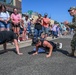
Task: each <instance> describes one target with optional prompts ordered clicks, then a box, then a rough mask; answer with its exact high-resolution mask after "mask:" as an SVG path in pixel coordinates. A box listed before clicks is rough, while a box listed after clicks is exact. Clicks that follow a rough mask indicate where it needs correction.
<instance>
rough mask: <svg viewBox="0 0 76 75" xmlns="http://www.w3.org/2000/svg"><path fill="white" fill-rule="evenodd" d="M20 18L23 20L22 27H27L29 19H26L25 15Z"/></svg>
mask: <svg viewBox="0 0 76 75" xmlns="http://www.w3.org/2000/svg"><path fill="white" fill-rule="evenodd" d="M22 20H23V21H24V27H25V28H27V27H28V24H29V23H30V20H29V19H28V20H26V19H25V17H23V18H22Z"/></svg>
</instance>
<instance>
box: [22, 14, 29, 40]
mask: <svg viewBox="0 0 76 75" xmlns="http://www.w3.org/2000/svg"><path fill="white" fill-rule="evenodd" d="M22 20H23V23H24V40H26V39H28V38H27V37H28V32H27V30H28V24H29V23H30V19H29V15H28V14H25V16H24V17H23V18H22Z"/></svg>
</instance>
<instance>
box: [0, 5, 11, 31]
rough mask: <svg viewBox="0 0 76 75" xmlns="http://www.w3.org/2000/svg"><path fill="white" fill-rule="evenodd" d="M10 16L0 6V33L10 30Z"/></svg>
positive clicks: (4, 8) (2, 6) (3, 7)
mask: <svg viewBox="0 0 76 75" xmlns="http://www.w3.org/2000/svg"><path fill="white" fill-rule="evenodd" d="M9 21H10V15H9V13H8V11H6V7H5V6H4V5H1V6H0V31H3V30H8V31H9V30H10V23H9Z"/></svg>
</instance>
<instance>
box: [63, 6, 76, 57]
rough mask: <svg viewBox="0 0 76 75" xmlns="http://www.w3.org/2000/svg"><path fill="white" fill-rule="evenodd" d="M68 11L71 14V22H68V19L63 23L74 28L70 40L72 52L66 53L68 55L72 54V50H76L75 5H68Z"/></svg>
mask: <svg viewBox="0 0 76 75" xmlns="http://www.w3.org/2000/svg"><path fill="white" fill-rule="evenodd" d="M68 12H69V14H70V15H71V16H73V19H72V23H69V22H68V21H64V24H65V25H68V26H69V27H70V28H74V31H75V33H74V35H73V38H72V40H71V49H72V52H71V53H69V54H68V55H69V56H74V52H75V50H76V7H70V9H69V10H68Z"/></svg>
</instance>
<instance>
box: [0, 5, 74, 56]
mask: <svg viewBox="0 0 76 75" xmlns="http://www.w3.org/2000/svg"><path fill="white" fill-rule="evenodd" d="M72 10H73V9H72ZM74 10H75V9H74ZM69 12H70V14H71V8H70V10H69ZM67 24H68V23H67V22H62V23H59V22H56V21H55V22H54V24H51V21H50V18H48V14H47V13H45V14H44V16H42V15H41V14H38V18H37V19H36V20H34V18H30V17H29V15H28V14H25V15H24V16H23V17H22V16H21V14H20V13H19V12H18V10H17V9H16V8H14V9H13V12H12V14H9V12H8V11H7V9H6V7H5V6H4V5H0V32H2V34H3V33H5V32H3V31H8V32H10V30H11V31H12V32H13V33H14V34H16V35H15V36H17V39H16V38H13V40H14V39H16V40H17V41H18V42H20V41H22V40H23V41H26V40H28V39H30V38H31V37H30V38H29V36H33V37H34V38H38V37H41V33H45V37H48V36H52V38H57V37H59V36H63V35H67V34H71V32H73V30H74V27H70V26H69V25H67ZM8 32H7V33H8ZM8 34H9V33H8ZM10 34H11V35H12V36H14V34H12V33H10ZM20 37H21V38H22V39H20ZM10 38H11V37H10V36H9V37H8V38H6V40H8V39H10ZM1 40H2V37H1ZM4 41H5V40H3V41H0V42H1V43H5V42H4ZM9 41H11V39H10V40H9ZM14 43H15V46H16V45H17V42H15V41H14ZM4 48H5V47H4ZM18 48H19V47H18V46H16V50H17V52H18V54H19V49H18ZM47 57H48V56H47Z"/></svg>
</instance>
